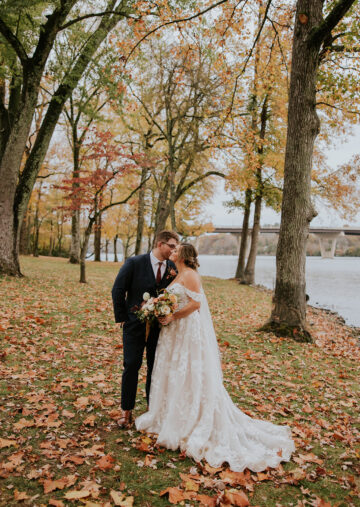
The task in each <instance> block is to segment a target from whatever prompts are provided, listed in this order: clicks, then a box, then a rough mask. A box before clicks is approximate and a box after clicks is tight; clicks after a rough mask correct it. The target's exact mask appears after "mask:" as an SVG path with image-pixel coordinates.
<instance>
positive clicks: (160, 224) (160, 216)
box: [154, 179, 170, 239]
mask: <svg viewBox="0 0 360 507" xmlns="http://www.w3.org/2000/svg"><path fill="white" fill-rule="evenodd" d="M169 183H170V182H169V179H168V180H167V182H166V185H165V187H164V188H163V189H161V191H160V192H159V195H158V203H157V207H156V212H155V225H154V239H155V238H156V235H157V233H158V232H160V231H162V230H163V229H165V227H166V220H167V219H168V217H169V214H170V206H169V201H168V195H169Z"/></svg>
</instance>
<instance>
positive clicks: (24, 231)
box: [19, 210, 31, 255]
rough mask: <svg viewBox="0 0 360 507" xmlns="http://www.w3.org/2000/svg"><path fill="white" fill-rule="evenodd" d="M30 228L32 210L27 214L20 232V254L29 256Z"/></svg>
mask: <svg viewBox="0 0 360 507" xmlns="http://www.w3.org/2000/svg"><path fill="white" fill-rule="evenodd" d="M30 228H31V219H30V210H28V211H27V212H26V215H25V217H24V220H23V223H22V225H21V232H20V245H19V249H20V254H22V255H29V252H30Z"/></svg>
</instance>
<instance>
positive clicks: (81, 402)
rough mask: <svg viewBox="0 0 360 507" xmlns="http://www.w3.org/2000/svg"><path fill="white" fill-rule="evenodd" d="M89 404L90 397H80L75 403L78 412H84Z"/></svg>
mask: <svg viewBox="0 0 360 507" xmlns="http://www.w3.org/2000/svg"><path fill="white" fill-rule="evenodd" d="M88 404H89V397H88V396H80V397H79V398H78V399H77V400H76V401H74V406H75V408H77V409H78V410H84V409H85V408H86V407H87V406H88Z"/></svg>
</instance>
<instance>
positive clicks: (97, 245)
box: [94, 213, 101, 262]
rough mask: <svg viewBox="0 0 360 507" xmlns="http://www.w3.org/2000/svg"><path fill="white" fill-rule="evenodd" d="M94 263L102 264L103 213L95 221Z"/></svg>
mask: <svg viewBox="0 0 360 507" xmlns="http://www.w3.org/2000/svg"><path fill="white" fill-rule="evenodd" d="M94 261H95V262H101V213H99V214H98V215H97V217H96V220H95V227H94Z"/></svg>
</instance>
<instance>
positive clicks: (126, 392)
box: [112, 253, 175, 410]
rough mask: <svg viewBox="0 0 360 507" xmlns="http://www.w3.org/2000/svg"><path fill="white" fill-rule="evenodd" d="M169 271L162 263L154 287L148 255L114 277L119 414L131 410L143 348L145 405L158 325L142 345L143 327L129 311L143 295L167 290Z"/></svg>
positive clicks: (170, 267)
mask: <svg viewBox="0 0 360 507" xmlns="http://www.w3.org/2000/svg"><path fill="white" fill-rule="evenodd" d="M171 271H173V272H174V271H175V265H174V263H173V262H171V261H166V270H165V273H164V275H163V277H162V279H161V281H160V283H156V280H155V275H154V271H153V268H152V265H151V260H150V254H149V253H147V254H143V255H137V256H135V257H130V258H129V259H127V260H126V262H125V263H124V265H123V266H122V267H121V269H120V271H119V273H118V275H117V277H116V280H115V283H114V286H113V289H112V298H113V304H114V313H115V322H124V328H123V343H124V371H123V376H122V385H121V408H122V409H123V410H132V409H133V408H134V406H135V398H136V391H137V384H138V372H139V369H140V367H141V363H142V358H143V353H144V348H145V347H146V361H147V369H148V370H147V377H146V398H147V401H148V403H149V393H150V384H151V373H152V369H153V365H154V359H155V350H156V345H157V342H158V338H159V330H160V329H159V325H158V323H157V322H155V323H153V324H152V326H151V330H150V334H149V336H148V339H147V341H146V342H145V324H144V323H142V322H140V321H139V320H138V319H137V317H136V315H135V314H134V312H133V309H134V307H139V306H140V304H141V303H142V301H143V294H144V292H148V293H149V294H150V295H151V296H157V294H158V293H159V292H160V291H161V290H162V289H164V288H165V287H167V286H168V285H169V284H170V283H171V282H172V280H173V279H174V276H173V273H172V272H171Z"/></svg>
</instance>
